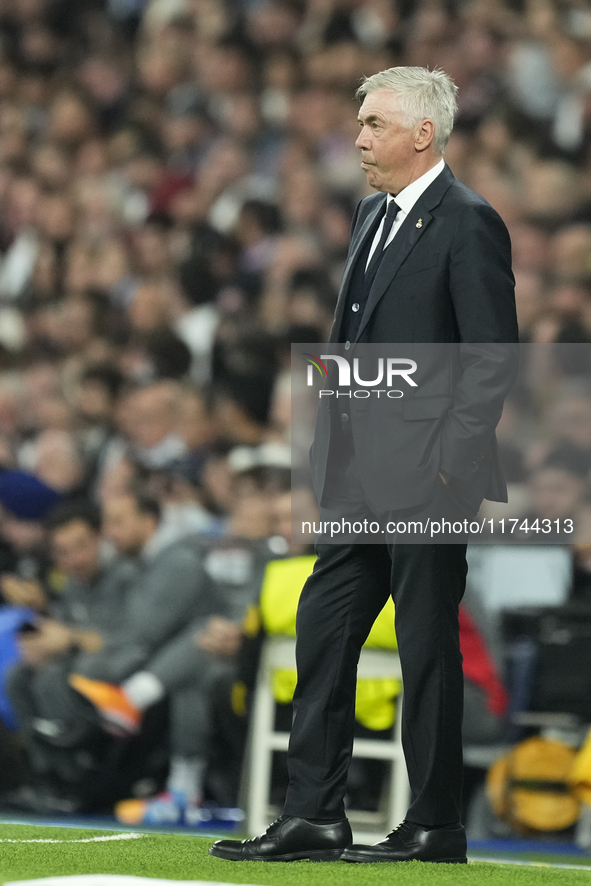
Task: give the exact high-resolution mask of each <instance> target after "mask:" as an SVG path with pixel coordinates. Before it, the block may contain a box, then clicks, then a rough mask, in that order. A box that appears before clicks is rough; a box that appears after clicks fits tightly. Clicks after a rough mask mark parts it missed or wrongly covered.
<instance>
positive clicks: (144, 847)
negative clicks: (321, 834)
mask: <svg viewBox="0 0 591 886" xmlns="http://www.w3.org/2000/svg"><path fill="white" fill-rule="evenodd" d="M97 837H104V838H108V839H105V840H104V841H94V840H93V841H92V842H90V841H91V839H92V838H97ZM114 837H116V835H115V834H113V832H112V831H109V832H106V831H84V830H78V829H76V830H74V829H67V828H49V827H38V826H27V825H5V824H0V841H1V842H0V884H2V883H5V882H7V881H10V880H25V879H34V878H36V877H50V876H65V875H68V874H93V873H101V874H127V875H135V876H139V877H159V878H163V879H169V880H172V879H175V880H211V881H221V882H225V883H237V884H239V883H252V884H261V886H341V884H343V886H349V884H350V886H378V884H384V883H390V882H392V883H394V882H395V883H396V886H464V884H466V886H474V884H477V886H554V884H555V886H575V884H576V886H578V884H581V886H583V884H585V886H591V867H590V869H589V871H574V870H565V869H558V868H543V867H542V868H538V867H518V866H514V865H503V864H488V863H484V862H483V863H478V862H475V863H472V864H469V865H466V866H464V865H428V864H421V863H419V862H412V863H410V864H401V865H396V866H390V865H357V864H346V863H344V862H335V863H331V864H312V863H311V862H292V863H290V864H265V863H255V862H247V863H234V862H229V861H221V860H220V859H215V858H212V857H211V856H209V855H208V854H207V849H208V847H209V845H210V843H211V839H209V838H204V837H193V836H177V835H164V834H146V835H140V836H137V835H134V834H132V835H125V837H126V839H114ZM50 840H55V841H57V842H33V841H50ZM12 841H15V842H12ZM26 841H30V842H26ZM555 860H556V861H557V862H561V863H564V862H569V861H571V859H565V858H557V859H555ZM590 860H591V859H590ZM572 861H573V863H577V864H580V863H581V860H580V859H576V860H575V859H573V860H572Z"/></svg>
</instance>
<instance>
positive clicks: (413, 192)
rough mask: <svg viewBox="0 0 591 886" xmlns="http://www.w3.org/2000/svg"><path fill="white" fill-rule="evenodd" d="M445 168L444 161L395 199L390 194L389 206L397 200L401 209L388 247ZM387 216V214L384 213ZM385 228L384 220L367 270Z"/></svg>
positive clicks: (387, 243) (376, 235) (370, 254)
mask: <svg viewBox="0 0 591 886" xmlns="http://www.w3.org/2000/svg"><path fill="white" fill-rule="evenodd" d="M444 168H445V163H444V161H443V159H441V160H440V161H439V163H436V164H435V166H432V167H431V169H428V170H427V172H425V174H424V175H421V177H420V178H417V179H416V180H415V181H414V182H411V184H410V185H407V186H406V188H403V189H402V190H401V191H400V193H399V194H397V195H396V197H393V196H392V194H388V196H387V198H386V199H387V203H388V204H389V203H390V201H391V200H396V203H397V204H398V206H399V207H400V210H399V212H398V215H397V216H396V218H395V219H394V223H393V225H392V230H391V231H390V233H389V235H388V239H387V240H386V244H385V246H384V249H385V248H386V246H389V245H390V243H391V242H392V240H393V239H394V237H395V236H396V234H397V233H398V231H399V230H400V228H401V226H402V223H403V221H404V219H405V218H406V216H407V215H408V213H409V212H410V211H411V209H412V208H413V206H414V205H415V203H416V202H417V200H418V199H419V197H420V196H421V194H423V192H424V191H426V190H427V188H428V187H429V185H430V184H432V183H433V182H434V181H435V179H436V178H437V176H438V175H441V173H442V172H443V170H444ZM384 216H385V213H384ZM383 227H384V219H383V218H382V221H381V222H380V225H379V227H378V229H377V231H376V234H375V237H374V238H373V243H372V244H371V249H370V250H369V255H368V257H367V264H366V265H365V267H366V269H367V266H368V265H369V263H370V261H371V257H372V255H373V254H374V252H375V250H376V246H377V245H378V243H379V242H380V237H381V236H382V228H383Z"/></svg>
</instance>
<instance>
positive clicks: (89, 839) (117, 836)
mask: <svg viewBox="0 0 591 886" xmlns="http://www.w3.org/2000/svg"><path fill="white" fill-rule="evenodd" d="M142 837H147V834H136V833H130V834H109V836H105V837H80V838H79V839H75V840H48V839H43V840H39V839H37V840H11V839H8V838H6V837H0V843H106V842H107V841H108V840H141V839H142Z"/></svg>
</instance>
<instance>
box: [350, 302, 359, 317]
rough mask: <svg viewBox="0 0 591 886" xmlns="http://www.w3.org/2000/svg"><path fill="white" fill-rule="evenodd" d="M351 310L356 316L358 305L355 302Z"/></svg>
mask: <svg viewBox="0 0 591 886" xmlns="http://www.w3.org/2000/svg"><path fill="white" fill-rule="evenodd" d="M351 310H352V311H353V312H354V313H355V314H356V313H357V311H358V310H359V304H358V303H357V302H354V304H352V305H351Z"/></svg>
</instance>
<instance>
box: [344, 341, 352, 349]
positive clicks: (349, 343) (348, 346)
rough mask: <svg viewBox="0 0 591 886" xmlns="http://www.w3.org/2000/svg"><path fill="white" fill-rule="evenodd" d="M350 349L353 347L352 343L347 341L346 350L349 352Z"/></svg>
mask: <svg viewBox="0 0 591 886" xmlns="http://www.w3.org/2000/svg"><path fill="white" fill-rule="evenodd" d="M350 347H351V342H350V341H346V342H345V350H346V351H348V350H349V348H350Z"/></svg>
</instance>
